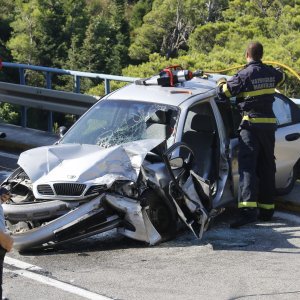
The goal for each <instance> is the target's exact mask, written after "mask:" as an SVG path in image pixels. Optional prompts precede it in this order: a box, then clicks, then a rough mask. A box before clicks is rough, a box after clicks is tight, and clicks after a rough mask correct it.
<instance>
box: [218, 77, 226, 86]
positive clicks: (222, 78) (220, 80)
mask: <svg viewBox="0 0 300 300" xmlns="http://www.w3.org/2000/svg"><path fill="white" fill-rule="evenodd" d="M226 82H227V79H226V78H225V77H221V78H220V79H218V81H217V86H219V85H222V84H225V83H226Z"/></svg>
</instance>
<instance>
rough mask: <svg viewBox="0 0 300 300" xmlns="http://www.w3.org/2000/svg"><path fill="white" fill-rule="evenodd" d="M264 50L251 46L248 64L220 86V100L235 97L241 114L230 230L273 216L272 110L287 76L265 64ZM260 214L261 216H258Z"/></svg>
mask: <svg viewBox="0 0 300 300" xmlns="http://www.w3.org/2000/svg"><path fill="white" fill-rule="evenodd" d="M262 57H263V46H262V44H261V43H259V42H251V43H250V44H249V45H248V47H247V49H246V60H247V64H246V66H245V67H244V69H242V70H240V71H239V72H238V73H237V74H236V75H234V76H233V77H231V78H230V79H229V80H227V81H226V79H224V78H221V79H220V80H219V81H218V83H217V93H218V96H219V99H220V100H225V101H226V99H227V101H228V98H230V97H234V96H235V97H236V105H237V106H238V108H239V110H240V111H241V114H242V121H241V124H240V127H239V155H238V162H239V176H240V182H239V196H238V208H239V216H238V218H237V219H236V221H235V222H234V223H232V224H231V225H230V226H231V228H239V227H240V226H243V225H245V224H248V223H251V222H254V221H256V220H257V217H258V219H259V220H262V221H269V220H271V218H272V216H273V213H274V208H275V205H274V196H275V172H276V165H275V156H274V147H275V130H276V127H277V125H276V118H275V115H274V112H273V109H272V104H273V102H274V93H275V88H276V87H279V86H280V85H282V84H283V82H284V80H285V74H284V73H283V72H281V71H280V70H279V69H275V68H273V67H272V66H268V65H265V64H263V63H262V61H261V59H262ZM257 214H258V216H257Z"/></svg>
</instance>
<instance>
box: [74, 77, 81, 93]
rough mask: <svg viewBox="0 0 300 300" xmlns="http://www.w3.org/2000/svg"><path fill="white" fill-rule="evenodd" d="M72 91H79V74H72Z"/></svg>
mask: <svg viewBox="0 0 300 300" xmlns="http://www.w3.org/2000/svg"><path fill="white" fill-rule="evenodd" d="M74 92H75V93H80V76H78V75H74Z"/></svg>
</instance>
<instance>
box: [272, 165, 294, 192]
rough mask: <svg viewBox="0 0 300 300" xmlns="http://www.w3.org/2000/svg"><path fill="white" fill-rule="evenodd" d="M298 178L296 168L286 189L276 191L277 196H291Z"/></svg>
mask: <svg viewBox="0 0 300 300" xmlns="http://www.w3.org/2000/svg"><path fill="white" fill-rule="evenodd" d="M297 177H298V176H297V168H296V166H295V167H294V168H293V170H292V174H291V176H290V178H289V181H288V183H287V185H286V186H285V187H284V188H280V189H276V195H277V196H284V195H287V194H289V193H290V192H291V191H292V189H293V188H294V185H295V182H296V180H297Z"/></svg>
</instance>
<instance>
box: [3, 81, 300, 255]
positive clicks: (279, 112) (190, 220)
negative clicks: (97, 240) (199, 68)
mask: <svg viewBox="0 0 300 300" xmlns="http://www.w3.org/2000/svg"><path fill="white" fill-rule="evenodd" d="M217 79H218V76H208V77H205V78H194V79H192V80H189V81H183V82H180V83H178V84H176V85H175V86H169V87H168V86H160V85H157V84H156V85H155V84H150V85H138V84H131V85H128V86H126V87H124V88H122V89H120V90H118V91H115V92H113V93H111V94H109V95H107V96H105V97H104V98H102V99H101V100H100V101H99V102H98V103H96V104H95V105H94V106H93V107H92V108H91V109H90V110H88V111H87V112H86V113H85V114H84V115H83V116H82V117H81V118H80V119H79V120H78V121H77V122H76V123H75V124H74V125H73V127H71V128H70V130H69V131H68V132H67V133H66V134H65V135H64V136H63V137H62V138H61V139H60V141H59V142H58V143H57V144H56V145H52V146H46V147H40V148H36V149H32V150H28V151H26V152H24V153H22V154H21V155H20V158H19V161H18V164H19V166H20V167H19V168H18V169H16V170H15V171H14V172H13V174H11V176H9V177H8V178H7V179H6V180H5V181H4V182H3V183H2V185H3V186H8V187H9V188H10V189H11V191H12V194H13V197H12V200H11V202H10V203H7V204H4V205H3V207H4V213H5V217H6V220H7V225H8V227H9V229H10V231H11V232H12V233H13V234H14V239H15V247H16V248H17V249H18V250H20V251H22V250H27V249H33V248H36V247H38V248H40V247H56V246H58V245H60V244H62V243H66V242H70V241H75V240H78V239H82V238H85V237H88V236H91V235H95V234H99V233H103V232H105V231H108V230H111V229H115V228H117V230H118V232H120V233H121V234H123V235H125V236H127V237H130V238H132V239H135V240H139V241H144V242H146V243H149V244H151V245H153V244H156V243H159V242H161V241H164V240H166V239H170V238H173V237H174V236H175V235H176V232H177V229H178V227H179V226H180V225H181V224H185V225H186V226H187V227H188V228H190V229H191V230H192V232H193V233H194V234H195V236H196V237H198V238H201V236H202V234H203V231H204V230H205V229H206V228H207V225H208V224H209V221H210V220H211V219H212V218H213V217H214V216H216V215H217V214H218V213H220V212H221V211H222V210H223V209H224V208H225V207H226V206H228V205H229V203H230V202H232V201H233V200H234V199H235V198H236V196H237V195H236V194H237V183H238V166H237V152H238V148H237V144H238V142H237V127H238V124H239V121H240V115H239V113H238V112H237V111H236V110H235V106H234V105H232V106H230V104H228V103H227V104H224V103H218V101H216V99H215V96H216V94H215V86H216V83H215V82H216V80H217ZM275 99H276V100H275V102H274V106H273V108H274V111H275V114H276V116H277V119H278V130H277V132H276V149H275V153H276V158H277V160H276V163H277V173H276V187H277V191H278V193H281V194H284V193H288V192H290V191H291V189H292V187H293V185H294V182H295V180H296V178H297V177H298V176H299V170H300V153H299V149H300V110H299V108H298V107H297V105H295V104H294V103H293V102H292V101H291V100H289V99H288V98H286V97H285V96H283V95H281V94H276V97H275ZM233 100H234V99H233Z"/></svg>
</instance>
